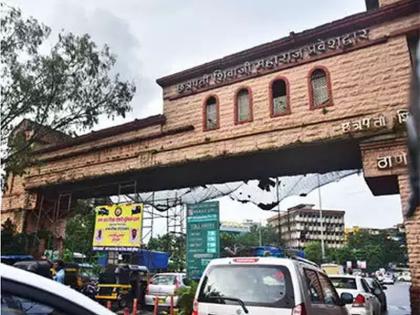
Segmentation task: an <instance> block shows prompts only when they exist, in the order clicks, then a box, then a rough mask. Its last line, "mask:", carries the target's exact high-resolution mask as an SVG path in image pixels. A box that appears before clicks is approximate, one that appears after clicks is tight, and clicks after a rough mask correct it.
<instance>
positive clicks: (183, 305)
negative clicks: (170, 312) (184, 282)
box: [176, 281, 198, 315]
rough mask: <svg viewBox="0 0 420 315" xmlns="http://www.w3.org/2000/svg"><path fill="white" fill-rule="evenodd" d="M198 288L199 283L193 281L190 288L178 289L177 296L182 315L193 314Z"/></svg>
mask: <svg viewBox="0 0 420 315" xmlns="http://www.w3.org/2000/svg"><path fill="white" fill-rule="evenodd" d="M197 287H198V282H195V281H193V282H191V285H190V286H188V287H184V288H179V289H177V292H176V294H177V295H178V296H179V299H178V305H179V311H180V313H179V314H180V315H190V314H191V313H192V311H193V302H194V297H195V292H196V291H197Z"/></svg>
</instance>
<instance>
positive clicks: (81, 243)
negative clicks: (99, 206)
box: [64, 202, 95, 258]
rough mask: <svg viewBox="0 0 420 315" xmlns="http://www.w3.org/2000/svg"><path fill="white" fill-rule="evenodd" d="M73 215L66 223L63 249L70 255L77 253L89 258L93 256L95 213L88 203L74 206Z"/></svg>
mask: <svg viewBox="0 0 420 315" xmlns="http://www.w3.org/2000/svg"><path fill="white" fill-rule="evenodd" d="M75 213H76V214H75V215H74V216H72V217H71V218H70V219H69V220H68V221H67V225H66V234H65V238H64V248H65V249H66V250H68V252H70V253H74V252H79V253H82V254H84V255H86V256H87V257H88V258H90V257H91V256H92V254H93V253H92V238H93V234H94V229H95V211H93V210H92V207H91V206H89V205H88V203H82V202H79V203H78V204H77V205H76V210H75Z"/></svg>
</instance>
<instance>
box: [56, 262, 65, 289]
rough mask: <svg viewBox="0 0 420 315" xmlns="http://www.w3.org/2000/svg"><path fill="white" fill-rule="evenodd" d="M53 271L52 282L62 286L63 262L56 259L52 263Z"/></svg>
mask: <svg viewBox="0 0 420 315" xmlns="http://www.w3.org/2000/svg"><path fill="white" fill-rule="evenodd" d="M53 269H54V271H55V276H54V280H55V281H57V282H60V283H62V284H64V277H65V271H64V261H62V260H61V259H57V260H56V261H54V265H53Z"/></svg>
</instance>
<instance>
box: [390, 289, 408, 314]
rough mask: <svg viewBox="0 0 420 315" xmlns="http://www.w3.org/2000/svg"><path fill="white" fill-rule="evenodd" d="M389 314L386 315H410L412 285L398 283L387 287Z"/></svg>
mask: <svg viewBox="0 0 420 315" xmlns="http://www.w3.org/2000/svg"><path fill="white" fill-rule="evenodd" d="M386 287H387V290H385V293H386V298H387V301H388V312H387V313H386V315H410V314H411V310H410V283H408V282H396V283H395V284H393V285H386Z"/></svg>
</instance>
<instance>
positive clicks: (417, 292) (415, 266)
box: [398, 175, 420, 314]
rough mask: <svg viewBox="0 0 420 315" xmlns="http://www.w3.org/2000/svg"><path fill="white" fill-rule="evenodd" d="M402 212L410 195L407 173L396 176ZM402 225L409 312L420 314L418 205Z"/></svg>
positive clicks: (419, 213)
mask: <svg viewBox="0 0 420 315" xmlns="http://www.w3.org/2000/svg"><path fill="white" fill-rule="evenodd" d="M398 186H399V190H400V197H401V204H402V209H403V213H405V211H404V210H405V207H407V204H408V198H409V197H410V182H409V177H408V175H400V176H398ZM404 226H405V233H406V240H407V251H408V261H409V265H410V272H411V287H410V297H411V314H420V207H417V209H416V211H415V213H414V215H412V216H411V217H410V218H406V216H404Z"/></svg>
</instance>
